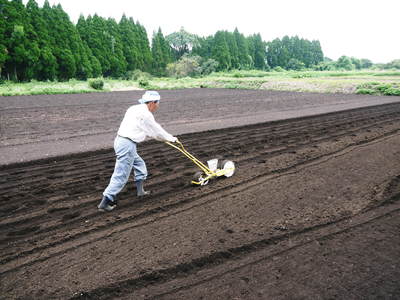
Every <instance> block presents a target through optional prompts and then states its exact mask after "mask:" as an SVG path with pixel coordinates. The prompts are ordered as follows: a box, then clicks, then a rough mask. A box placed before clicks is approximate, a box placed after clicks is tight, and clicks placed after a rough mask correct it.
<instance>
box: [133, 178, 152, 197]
mask: <svg viewBox="0 0 400 300" xmlns="http://www.w3.org/2000/svg"><path fill="white" fill-rule="evenodd" d="M143 182H144V180H138V181H136V193H137V196H138V197H143V196H147V195H150V191H145V190H144V189H143Z"/></svg>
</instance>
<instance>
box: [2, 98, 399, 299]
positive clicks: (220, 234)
mask: <svg viewBox="0 0 400 300" xmlns="http://www.w3.org/2000/svg"><path fill="white" fill-rule="evenodd" d="M180 140H181V141H182V142H183V143H184V144H185V145H186V146H187V148H188V149H189V150H190V151H191V152H192V153H193V154H195V155H196V156H198V157H199V158H200V159H201V160H203V161H205V160H207V159H210V158H214V157H218V158H222V157H224V158H228V159H231V160H233V161H235V163H236V166H237V170H236V173H235V175H234V176H233V177H230V178H223V179H215V180H214V181H212V182H210V183H209V185H207V186H203V187H193V186H191V185H190V180H191V176H192V174H193V173H194V172H195V171H196V168H195V167H193V165H192V163H191V162H190V161H188V160H187V159H185V158H184V157H182V155H181V154H180V153H177V151H176V150H174V149H172V148H169V147H168V146H167V145H165V144H163V143H159V142H156V141H150V142H145V143H143V144H140V146H139V152H140V153H141V155H142V157H143V158H144V159H145V160H146V162H147V165H148V169H149V171H150V176H149V180H148V181H147V183H148V184H147V188H149V189H150V190H151V191H152V194H151V196H150V197H147V198H145V199H143V200H138V199H137V198H136V197H135V191H134V188H133V186H134V185H133V182H132V180H131V181H130V182H129V183H128V185H127V187H126V188H125V190H124V191H123V192H122V193H121V194H120V197H119V199H118V207H117V208H116V210H114V211H113V212H111V213H100V212H98V211H97V210H96V205H97V204H98V202H99V200H100V197H101V193H102V191H103V190H104V188H105V186H106V185H107V183H108V180H109V177H110V175H111V173H112V171H113V167H114V156H113V153H112V151H111V149H106V150H99V151H94V152H84V153H80V154H75V155H68V156H64V157H58V158H57V159H45V160H38V161H31V162H27V163H21V164H10V165H3V166H1V167H0V198H1V199H0V201H1V202H0V203H2V206H1V208H0V216H1V221H0V232H1V235H0V237H1V246H0V247H1V251H0V253H1V256H0V264H1V274H0V294H1V295H2V296H1V297H3V298H4V299H332V298H339V299H398V298H399V297H400V284H399V283H398V278H400V259H399V254H400V233H399V232H400V218H399V217H400V202H399V199H400V159H399V157H400V150H399V149H400V104H398V103H393V104H386V105H380V106H372V107H367V108H360V109H354V110H348V111H343V112H335V113H330V114H325V115H318V116H312V117H304V118H297V119H292V120H283V121H276V122H267V123H257V124H253V125H246V126H238V127H233V128H227V129H218V130H212V131H205V132H198V133H192V134H182V135H180Z"/></svg>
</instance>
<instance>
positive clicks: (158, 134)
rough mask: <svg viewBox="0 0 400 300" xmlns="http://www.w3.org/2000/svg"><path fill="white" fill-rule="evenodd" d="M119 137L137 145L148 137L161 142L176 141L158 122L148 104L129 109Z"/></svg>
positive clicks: (120, 127) (120, 128) (119, 131)
mask: <svg viewBox="0 0 400 300" xmlns="http://www.w3.org/2000/svg"><path fill="white" fill-rule="evenodd" d="M118 135H119V136H122V137H126V138H129V139H131V140H132V141H134V142H136V143H140V142H143V141H144V140H145V139H146V137H151V138H154V139H157V140H161V141H170V142H174V141H175V137H173V136H172V135H171V134H169V133H168V132H166V131H165V130H164V129H163V128H162V127H161V125H160V124H158V123H157V122H156V120H155V119H154V116H153V114H152V113H151V112H150V111H149V109H148V107H147V105H146V104H138V105H133V106H131V107H129V108H128V110H127V111H126V113H125V116H124V119H123V120H122V122H121V125H120V126H119V130H118Z"/></svg>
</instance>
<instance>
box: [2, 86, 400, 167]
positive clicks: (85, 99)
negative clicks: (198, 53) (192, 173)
mask: <svg viewBox="0 0 400 300" xmlns="http://www.w3.org/2000/svg"><path fill="white" fill-rule="evenodd" d="M142 94H143V91H129V92H113V93H93V94H75V95H74V94H68V95H37V96H18V97H0V135H1V139H0V165H2V164H10V163H15V162H24V161H30V160H33V159H41V158H44V157H54V156H60V155H66V154H70V153H77V152H86V151H94V150H100V149H107V148H111V147H112V146H113V139H114V136H115V134H116V132H117V129H118V126H119V124H120V122H121V120H122V118H123V115H124V113H125V111H126V109H127V108H128V107H129V106H131V105H133V104H137V99H139V98H140V97H141V95H142ZM160 94H161V97H162V99H161V105H160V110H159V111H157V112H156V113H155V115H156V119H157V121H158V122H160V123H161V124H162V125H163V126H164V127H165V128H166V129H167V130H168V131H171V133H172V134H174V135H180V134H184V133H190V132H199V131H205V130H211V129H221V128H226V127H233V126H241V125H248V124H256V123H261V122H267V121H275V120H281V119H288V118H294V117H302V116H305V115H316V114H321V113H327V112H332V111H340V110H345V109H351V108H357V107H364V106H371V105H379V104H385V103H390V102H400V99H399V97H383V96H369V95H345V94H318V93H290V92H277V91H275V92H272V91H265V90H232V89H231V90H229V89H185V90H171V91H166V90H164V91H160Z"/></svg>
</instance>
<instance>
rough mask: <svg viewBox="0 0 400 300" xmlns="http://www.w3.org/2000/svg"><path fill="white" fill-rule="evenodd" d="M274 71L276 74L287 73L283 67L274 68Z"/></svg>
mask: <svg viewBox="0 0 400 300" xmlns="http://www.w3.org/2000/svg"><path fill="white" fill-rule="evenodd" d="M272 71H275V72H285V69H284V68H282V67H280V66H277V67H275V68H273V69H272Z"/></svg>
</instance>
